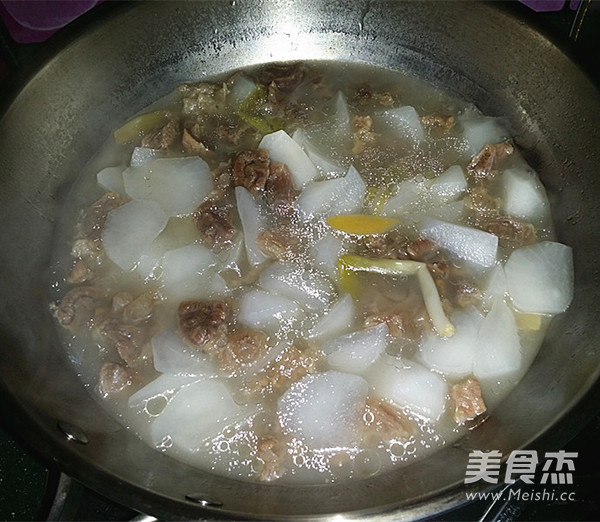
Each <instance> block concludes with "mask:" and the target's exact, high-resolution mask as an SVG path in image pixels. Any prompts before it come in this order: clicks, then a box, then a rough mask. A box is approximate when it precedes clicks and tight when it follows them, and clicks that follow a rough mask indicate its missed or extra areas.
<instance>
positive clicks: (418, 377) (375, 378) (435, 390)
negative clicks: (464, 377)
mask: <svg viewBox="0 0 600 522" xmlns="http://www.w3.org/2000/svg"><path fill="white" fill-rule="evenodd" d="M369 377H370V378H369V380H370V382H371V385H372V386H373V389H374V391H375V393H376V394H377V396H379V397H383V398H386V399H389V400H391V401H392V402H394V403H395V404H396V406H398V407H400V408H403V407H407V408H408V409H409V410H410V411H411V412H412V413H414V414H415V415H419V416H421V417H424V418H426V419H429V420H436V419H438V418H439V417H440V415H441V414H442V413H443V412H444V409H445V408H446V403H447V400H448V385H447V384H446V381H445V380H444V379H443V378H442V376H441V375H440V374H438V373H435V372H432V371H430V370H428V369H427V368H425V366H422V365H421V364H418V363H415V362H409V361H402V360H400V359H398V358H393V357H389V356H383V357H382V359H381V360H380V361H379V362H378V363H376V364H374V365H372V366H371V368H370V369H369Z"/></svg>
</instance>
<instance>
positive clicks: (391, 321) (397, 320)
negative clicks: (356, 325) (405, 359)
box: [364, 312, 405, 337]
mask: <svg viewBox="0 0 600 522" xmlns="http://www.w3.org/2000/svg"><path fill="white" fill-rule="evenodd" d="M404 322H405V321H404V319H403V317H402V315H401V314H395V313H391V312H390V313H387V314H369V315H367V316H366V317H365V322H364V325H365V328H371V327H372V326H377V325H378V324H381V323H386V324H387V327H388V331H389V332H390V335H391V336H392V337H403V336H404V335H405V332H404Z"/></svg>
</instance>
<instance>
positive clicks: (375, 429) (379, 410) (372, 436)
mask: <svg viewBox="0 0 600 522" xmlns="http://www.w3.org/2000/svg"><path fill="white" fill-rule="evenodd" d="M363 419H364V423H365V438H366V439H367V443H369V442H377V441H390V440H394V439H395V440H400V441H408V440H409V439H410V437H411V436H412V435H414V433H415V428H414V426H413V424H412V423H411V422H410V420H409V419H408V418H407V417H406V415H404V413H402V412H401V411H400V410H399V409H398V408H396V407H395V406H394V405H393V404H390V403H389V402H386V401H385V400H383V399H377V398H372V397H369V398H367V404H366V407H365V414H364V416H363Z"/></svg>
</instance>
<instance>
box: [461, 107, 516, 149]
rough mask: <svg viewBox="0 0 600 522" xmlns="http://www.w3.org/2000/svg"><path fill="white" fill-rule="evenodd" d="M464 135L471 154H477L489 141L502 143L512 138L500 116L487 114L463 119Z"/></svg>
mask: <svg viewBox="0 0 600 522" xmlns="http://www.w3.org/2000/svg"><path fill="white" fill-rule="evenodd" d="M462 124H463V135H464V138H465V141H466V142H467V147H468V151H469V154H470V155H471V156H473V155H474V154H477V153H478V152H479V151H480V150H481V149H483V147H485V145H486V144H488V143H500V142H502V141H506V140H507V139H508V138H510V134H509V133H508V132H507V131H506V129H505V128H504V126H503V125H502V123H501V121H500V119H499V118H492V117H487V116H478V117H475V118H472V117H469V118H467V119H463V120H462Z"/></svg>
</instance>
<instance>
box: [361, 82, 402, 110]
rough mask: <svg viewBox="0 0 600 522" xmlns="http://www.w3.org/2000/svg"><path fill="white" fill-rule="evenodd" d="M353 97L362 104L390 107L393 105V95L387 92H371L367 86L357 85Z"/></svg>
mask: <svg viewBox="0 0 600 522" xmlns="http://www.w3.org/2000/svg"><path fill="white" fill-rule="evenodd" d="M354 99H355V100H356V101H357V102H358V103H359V104H360V105H363V106H366V105H369V106H378V105H380V106H383V107H391V106H392V105H394V97H393V96H392V95H391V94H390V93H389V92H373V91H372V90H371V88H370V87H368V86H363V87H359V88H358V89H357V90H356V92H355V93H354Z"/></svg>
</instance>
